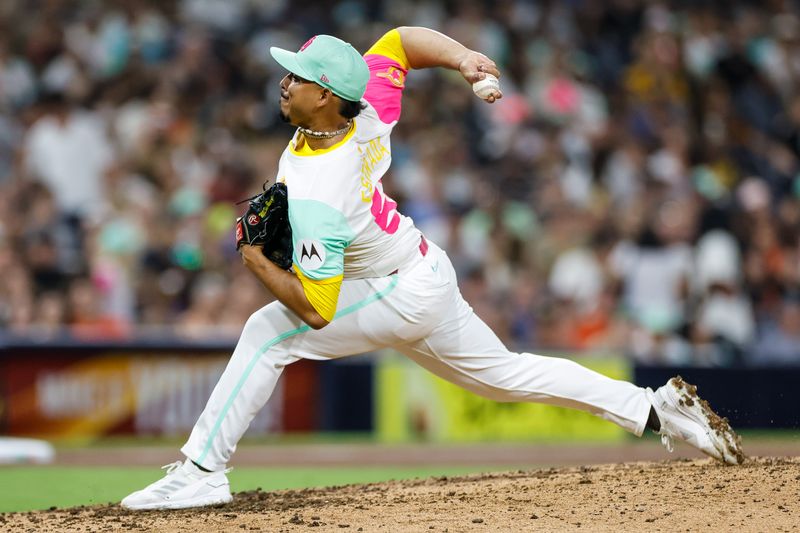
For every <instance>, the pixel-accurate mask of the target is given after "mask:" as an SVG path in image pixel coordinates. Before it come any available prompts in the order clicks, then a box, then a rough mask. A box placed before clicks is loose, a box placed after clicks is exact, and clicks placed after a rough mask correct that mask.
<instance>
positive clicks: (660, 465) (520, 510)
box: [0, 457, 800, 533]
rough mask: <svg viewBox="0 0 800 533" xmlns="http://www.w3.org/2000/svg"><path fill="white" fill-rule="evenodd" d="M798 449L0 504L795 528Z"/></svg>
mask: <svg viewBox="0 0 800 533" xmlns="http://www.w3.org/2000/svg"><path fill="white" fill-rule="evenodd" d="M798 502H800V457H793V458H788V457H787V458H769V457H761V458H753V459H748V460H747V461H746V462H745V463H744V464H743V465H740V466H723V465H721V464H719V463H716V462H712V460H710V459H693V460H673V461H664V462H648V463H644V462H643V463H624V464H615V465H601V466H592V467H568V468H559V469H556V468H550V469H544V470H531V471H517V472H506V473H496V474H483V475H475V476H465V477H440V478H430V479H424V480H411V481H399V482H386V483H373V484H368V485H348V486H343V487H327V488H320V489H305V490H289V491H277V492H270V493H266V492H261V491H251V492H243V493H238V494H236V497H235V499H234V502H233V503H232V504H230V505H226V506H222V507H216V508H211V509H205V510H186V511H170V512H163V511H153V512H145V513H141V512H140V513H131V512H128V511H125V510H123V509H121V508H119V507H116V506H95V507H80V508H74V509H64V510H56V511H38V512H31V513H15V514H6V515H0V529H2V530H4V531H9V532H22V531H81V532H85V531H98V532H99V531H130V530H133V531H186V532H189V531H191V532H195V533H200V532H206V531H276V532H278V531H279V532H295V531H309V528H313V529H311V531H340V532H341V531H365V532H367V531H392V532H395V531H401V532H423V531H424V532H430V531H439V532H442V531H448V532H456V531H459V532H460V531H470V532H471V531H485V532H489V531H492V532H494V531H534V530H536V531H565V530H570V531H575V530H578V529H586V530H590V531H698V530H710V531H732V530H734V529H735V530H737V531H742V532H744V531H764V530H770V531H798V530H800V503H798Z"/></svg>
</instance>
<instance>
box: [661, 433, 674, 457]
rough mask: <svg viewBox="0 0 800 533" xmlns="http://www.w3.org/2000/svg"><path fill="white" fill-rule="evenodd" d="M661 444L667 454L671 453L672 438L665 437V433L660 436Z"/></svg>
mask: <svg viewBox="0 0 800 533" xmlns="http://www.w3.org/2000/svg"><path fill="white" fill-rule="evenodd" d="M661 444H663V445H664V447H665V448H666V449H667V451H668V452H669V453H672V450H673V445H672V437H671V436H670V435H667V434H666V433H662V434H661Z"/></svg>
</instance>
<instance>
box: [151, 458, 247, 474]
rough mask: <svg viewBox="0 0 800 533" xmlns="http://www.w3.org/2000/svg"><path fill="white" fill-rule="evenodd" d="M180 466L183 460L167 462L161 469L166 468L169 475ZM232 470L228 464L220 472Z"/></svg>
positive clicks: (226, 472)
mask: <svg viewBox="0 0 800 533" xmlns="http://www.w3.org/2000/svg"><path fill="white" fill-rule="evenodd" d="M182 466H183V461H175V462H174V463H169V464H168V465H164V466H162V467H161V470H166V471H167V475H170V474H171V473H173V472H174V471H176V470H177V469H179V468H180V467H182ZM232 471H233V467H232V466H229V467H228V468H226V469H225V470H223V471H222V473H223V474H229V473H231V472H232ZM204 473H205V472H204ZM208 473H209V474H211V473H212V472H208Z"/></svg>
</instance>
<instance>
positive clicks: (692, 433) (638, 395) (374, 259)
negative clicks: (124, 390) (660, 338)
mask: <svg viewBox="0 0 800 533" xmlns="http://www.w3.org/2000/svg"><path fill="white" fill-rule="evenodd" d="M270 52H271V54H272V57H273V58H274V59H275V61H277V62H278V63H279V64H280V65H281V66H282V67H283V68H285V69H286V70H287V71H288V74H286V76H285V77H284V78H283V79H282V80H281V82H280V94H281V97H280V112H281V116H282V117H283V119H284V120H285V121H286V122H288V123H290V124H292V125H293V126H296V128H297V129H296V131H295V133H294V135H293V137H292V139H291V140H290V141H289V144H288V146H287V147H286V149H285V150H284V152H283V155H282V156H281V158H280V163H279V165H278V170H277V174H276V176H275V183H276V185H281V189H280V190H278V191H277V194H278V197H277V199H275V198H273V195H272V194H273V192H274V191H273V189H272V188H270V190H268V191H266V192H265V193H264V195H260V196H259V197H256V198H255V199H254V200H252V201H251V205H250V210H248V213H247V214H246V215H245V216H244V217H242V219H239V221H238V223H237V231H236V233H237V240H238V243H237V244H238V248H239V251H240V253H241V257H242V260H243V262H244V264H245V265H246V266H247V267H248V268H249V269H250V270H251V271H252V273H253V274H254V275H255V276H256V277H257V278H258V279H259V280H260V281H261V282H262V283H263V285H264V286H265V287H266V288H267V289H269V290H270V291H271V292H272V293H273V294H274V295H275V297H276V298H277V299H278V301H276V302H273V303H271V304H269V305H267V306H266V307H264V308H262V309H260V310H259V311H257V312H255V313H254V314H253V315H252V316H251V317H250V318H249V320H248V321H247V323H246V324H245V325H244V330H243V331H242V335H241V338H240V339H239V342H238V344H237V346H236V349H235V350H234V352H233V355H232V357H231V359H230V362H229V363H228V366H227V368H226V369H225V372H224V373H223V375H222V377H221V378H220V381H219V383H218V384H217V385H216V388H215V389H214V391H213V393H212V394H211V397H210V398H209V400H208V404H207V405H206V408H205V410H204V411H203V413H202V414H201V415H200V418H199V420H198V421H197V424H196V425H195V427H194V429H193V430H192V433H191V436H190V437H189V440H188V441H187V442H186V444H185V445H184V446H183V448H181V452H183V454H184V455H185V456H186V460H185V461H183V462H177V463H174V464H172V465H168V467H165V468H168V471H167V474H166V476H165V477H163V478H162V479H160V480H158V481H156V482H155V483H153V484H151V485H149V486H148V487H146V488H144V489H143V490H140V491H137V492H134V493H133V494H131V495H129V496H128V497H126V498H125V499H124V500H123V501H122V506H123V507H126V508H128V509H177V508H186V507H199V506H204V505H213V504H220V503H226V502H229V501H231V492H230V486H229V484H228V480H227V476H226V472H227V471H226V465H227V463H228V461H229V460H230V458H231V456H232V454H233V453H234V451H235V450H236V444H237V442H238V441H239V439H240V438H241V437H242V435H243V434H244V432H245V430H246V429H247V427H248V425H249V424H250V421H251V420H252V419H253V417H254V416H255V414H256V413H257V412H258V410H259V409H261V407H262V406H263V405H264V404H265V403H266V401H267V400H268V399H269V397H270V395H271V394H272V391H273V389H274V388H275V384H276V382H277V381H278V378H279V377H280V375H281V372H282V371H283V369H284V368H285V367H286V365H289V364H291V363H293V362H295V361H297V360H298V359H301V358H303V359H315V360H325V359H332V358H337V357H343V356H346V355H351V354H357V353H363V352H369V351H374V350H380V349H382V348H389V347H391V348H394V349H395V350H398V351H400V352H401V353H403V354H405V355H406V356H407V357H409V358H411V359H412V360H414V361H416V362H417V363H418V364H420V365H422V366H423V367H425V368H427V369H428V370H430V371H431V372H433V373H435V374H436V375H438V376H440V377H442V378H444V379H446V380H449V381H451V382H453V383H456V384H458V385H460V386H462V387H464V388H466V389H468V390H471V391H473V392H475V393H476V394H480V395H481V396H485V397H487V398H491V399H493V400H497V401H506V402H507V401H526V402H541V403H547V404H552V405H559V406H564V407H572V408H575V409H581V410H584V411H588V412H590V413H593V414H595V415H597V416H599V417H601V418H604V419H606V420H610V421H611V422H614V423H615V424H618V425H619V426H621V427H623V428H625V429H626V430H628V431H630V432H631V433H634V434H635V435H641V434H642V432H643V431H644V430H645V428H650V429H652V430H654V431H656V432H658V433H660V434H661V435H662V440H663V441H664V443H665V445H667V447H668V448H670V449H671V447H672V440H673V439H678V440H682V441H686V442H687V443H689V444H690V445H692V446H694V447H696V448H698V449H700V450H702V451H703V452H705V453H706V454H708V455H710V456H712V457H715V458H716V459H719V460H720V461H724V462H726V463H731V464H738V463H740V462H742V461H743V459H744V456H743V454H742V452H741V448H740V445H739V438H738V437H737V435H736V434H735V433H734V432H733V431H732V430H731V428H730V426H729V425H728V423H727V421H725V420H724V419H720V418H719V417H717V416H716V415H715V414H714V413H713V411H711V409H710V408H709V407H708V404H707V403H705V402H703V401H701V400H699V398H697V395H696V390H695V389H694V387H692V386H691V385H688V384H686V383H684V382H683V381H682V380H681V379H680V378H673V379H671V380H670V381H669V382H668V383H667V384H666V385H664V386H663V387H660V388H659V389H658V390H657V391H655V392H653V391H652V390H650V389H643V388H639V387H636V386H635V385H633V384H631V383H627V382H623V381H616V380H613V379H610V378H607V377H605V376H603V375H601V374H598V373H595V372H593V371H591V370H588V369H586V368H584V367H582V366H580V365H578V364H576V363H574V362H572V361H569V360H566V359H560V358H551V357H543V356H539V355H535V354H531V353H512V352H510V351H509V350H508V349H507V348H506V347H505V346H504V345H503V343H502V342H501V341H500V340H499V339H498V338H497V336H496V335H495V334H494V333H493V332H492V331H491V330H490V329H489V328H488V327H487V326H486V324H484V323H483V321H481V319H480V318H479V317H478V316H476V315H475V313H474V312H473V310H472V308H471V307H470V306H469V304H468V303H467V302H466V301H464V299H463V298H462V296H461V293H460V292H459V289H458V285H457V282H456V275H455V272H454V270H453V266H452V265H451V263H450V259H449V258H448V257H447V254H446V253H445V252H444V251H443V250H442V249H440V248H439V247H438V246H437V245H436V244H435V243H433V242H430V241H428V240H427V239H426V238H425V237H424V236H423V235H422V234H421V233H420V231H419V230H418V229H417V228H416V227H415V226H414V222H413V221H412V220H411V219H410V218H408V217H406V216H404V215H402V214H401V213H400V212H399V211H398V206H397V204H396V203H395V202H394V201H393V200H392V199H391V198H390V197H389V196H387V195H386V193H385V192H384V189H383V185H382V183H381V178H382V177H383V175H384V174H385V173H386V170H387V169H388V168H389V165H390V163H391V156H392V147H391V142H390V136H391V133H392V129H393V128H394V126H395V124H397V121H398V120H399V118H400V111H401V102H402V95H403V89H404V87H405V81H406V76H407V75H408V74H409V72H410V71H411V70H414V69H421V68H428V67H443V68H448V69H452V70H456V71H458V72H460V73H461V75H462V76H463V78H464V80H465V81H466V82H467V83H468V84H469V85H474V86H475V92H476V94H478V95H479V96H481V97H482V98H483V99H484V100H485V101H486V102H487V103H489V104H491V103H493V102H495V101H496V100H498V99H500V98H501V97H502V93H501V91H500V88H499V85H498V84H497V83H495V82H496V80H495V78H499V76H500V72H499V71H498V69H497V67H496V65H495V63H494V62H493V61H492V60H491V59H489V58H488V57H486V56H485V55H483V54H481V53H479V52H475V51H472V50H469V49H467V48H466V47H464V46H463V45H461V44H460V43H458V42H456V41H454V40H452V39H450V38H449V37H446V36H445V35H442V34H441V33H438V32H435V31H432V30H429V29H426V28H411V27H401V28H397V29H393V30H391V31H389V32H388V33H386V34H385V35H384V36H383V37H382V38H381V39H379V40H378V41H377V42H376V43H375V44H374V45H373V46H372V48H370V49H369V50H368V51H367V52H366V54H364V55H363V56H362V55H361V54H359V53H358V52H357V51H356V50H355V49H354V48H353V47H352V46H351V45H350V44H348V43H346V42H344V41H341V40H339V39H337V38H335V37H331V36H328V35H317V36H316V37H312V38H311V39H309V40H308V41H307V42H306V43H305V44H304V45H303V46H302V47H300V50H299V51H298V52H290V51H287V50H282V49H279V48H274V47H273V48H271V49H270ZM477 87H479V88H480V91H479V90H477ZM284 186H285V187H284ZM282 209H283V210H284V211H283V212H282V211H281V210H282ZM286 211H288V216H285V212H286ZM273 215H274V216H273ZM281 220H288V224H289V226H290V231H286V230H285V229H284V228H280V227H277V228H275V227H273V228H272V229H271V230H269V231H267V230H265V229H264V227H263V226H260V224H268V225H274V224H281ZM284 224H285V222H284ZM268 229H269V228H268ZM271 236H275V237H271ZM276 255H277V256H278V257H284V258H285V259H287V260H286V261H279V260H276V259H275V256H276ZM282 267H283V268H282Z"/></svg>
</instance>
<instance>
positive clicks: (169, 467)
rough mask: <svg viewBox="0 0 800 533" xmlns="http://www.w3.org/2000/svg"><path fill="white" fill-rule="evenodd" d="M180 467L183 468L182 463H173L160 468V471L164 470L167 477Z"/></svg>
mask: <svg viewBox="0 0 800 533" xmlns="http://www.w3.org/2000/svg"><path fill="white" fill-rule="evenodd" d="M181 466H183V461H175V462H174V463H170V464H168V465H164V466H162V467H161V470H166V471H167V475H170V474H171V473H173V472H174V471H175V470H177V469H179V468H180V467H181Z"/></svg>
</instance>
